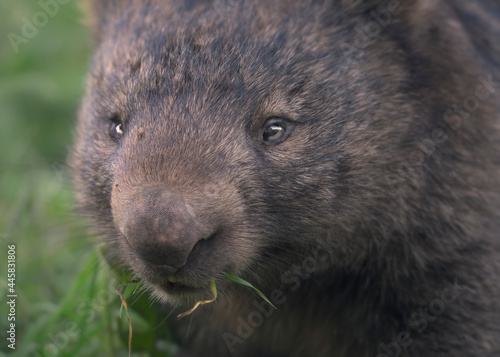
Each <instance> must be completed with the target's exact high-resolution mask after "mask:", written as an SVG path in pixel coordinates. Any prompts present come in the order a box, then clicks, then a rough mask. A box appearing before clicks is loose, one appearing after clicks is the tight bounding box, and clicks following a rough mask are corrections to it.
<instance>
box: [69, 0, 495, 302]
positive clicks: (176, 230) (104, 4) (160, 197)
mask: <svg viewBox="0 0 500 357" xmlns="http://www.w3.org/2000/svg"><path fill="white" fill-rule="evenodd" d="M351 3H353V2H350V1H345V2H344V1H330V2H328V1H301V2H291V1H284V0H283V1H269V2H265V1H261V2H259V1H255V2H251V1H245V2H239V1H234V2H231V1H215V2H211V1H200V2H197V1H185V0H178V1H174V0H172V1H165V0H161V1H160V0H158V1H155V0H151V1H146V2H144V1H134V0H129V1H121V2H116V1H111V0H108V1H99V2H98V1H95V2H90V3H89V5H90V8H91V10H90V12H91V14H92V15H91V22H92V28H93V31H94V34H95V38H96V45H95V57H94V61H93V64H92V67H91V70H90V75H89V79H88V90H87V95H86V98H85V100H84V102H83V105H82V109H81V113H80V117H79V122H78V128H77V141H76V145H75V151H74V154H73V156H72V158H71V163H72V166H73V167H74V172H75V182H76V188H77V192H78V198H79V201H80V203H81V205H82V207H83V209H84V211H85V212H86V213H87V214H90V215H91V216H92V218H93V221H94V222H95V224H96V226H97V227H98V228H99V229H101V231H102V232H103V234H104V235H105V237H106V240H107V241H108V242H109V244H110V245H111V247H112V249H111V250H113V251H114V252H116V254H117V255H118V256H119V257H121V258H122V260H123V261H124V262H125V263H126V264H127V265H128V266H130V267H131V268H132V269H133V270H134V272H135V273H136V274H137V275H139V277H141V278H142V279H144V280H145V281H146V282H147V283H149V284H148V285H149V286H150V287H151V289H152V290H153V291H154V293H155V294H156V295H157V296H159V297H161V298H162V299H164V300H167V301H169V302H171V303H180V302H183V301H188V300H193V299H197V298H200V297H201V296H204V297H206V294H207V292H208V291H209V281H210V280H212V279H215V280H217V281H218V288H219V289H221V288H222V289H224V281H221V276H222V275H221V273H222V272H229V273H232V274H234V275H240V276H244V277H245V278H246V279H248V280H252V281H254V282H255V283H256V284H257V285H258V284H259V281H260V280H262V281H265V282H266V283H269V281H270V280H275V281H277V282H279V279H280V274H279V273H280V269H281V268H282V265H290V264H293V263H294V262H297V261H299V262H300V261H301V260H303V259H304V257H307V256H309V255H311V254H312V253H311V252H313V251H315V249H317V248H318V247H319V248H323V249H327V250H328V252H330V253H331V256H330V259H327V260H326V261H325V260H324V259H322V262H321V264H320V265H318V269H317V272H318V273H319V272H325V271H327V270H329V271H331V272H332V271H335V267H338V268H339V269H340V268H342V269H351V268H353V267H357V266H360V265H361V264H362V265H363V266H365V267H367V266H373V267H375V266H376V267H378V268H380V267H387V269H388V270H391V274H402V273H403V272H404V271H407V269H404V270H403V269H393V268H394V267H397V266H398V264H400V263H401V264H403V263H404V264H410V263H411V262H416V263H415V264H417V263H418V264H417V265H418V266H419V267H422V266H425V265H426V264H428V263H430V262H432V261H433V260H434V259H437V258H436V257H438V256H441V254H443V252H446V251H447V250H451V251H453V249H455V247H456V246H460V245H462V244H465V243H464V242H466V236H467V234H466V233H464V232H462V231H463V229H462V228H463V227H462V223H464V222H459V221H456V222H454V223H450V222H452V221H453V220H454V218H453V217H451V216H450V214H449V207H450V205H454V204H456V205H459V206H461V205H463V202H461V201H462V198H463V197H462V196H461V195H460V194H453V195H448V194H449V193H450V192H452V191H453V190H458V191H459V192H461V190H462V189H464V188H465V187H468V182H470V180H467V181H468V182H462V181H460V179H459V178H458V176H457V175H459V171H457V170H458V169H455V168H454V160H455V159H454V158H455V156H454V155H455V153H457V152H460V150H461V147H462V146H461V145H462V141H464V142H465V139H464V140H462V139H460V136H459V135H457V136H456V137H455V138H454V140H448V141H443V142H441V143H440V145H441V148H440V150H439V151H438V150H436V149H435V146H436V145H437V144H433V145H434V146H433V148H428V147H424V149H425V150H422V151H421V154H422V155H423V159H422V160H421V161H418V162H417V163H416V164H415V163H414V162H413V161H412V162H411V165H407V166H404V169H403V170H401V169H400V167H401V163H402V162H403V163H406V162H409V160H411V154H412V153H413V152H415V150H417V148H419V147H420V146H419V145H420V143H421V142H422V140H424V139H426V138H427V137H429V135H431V134H430V133H431V132H432V130H433V129H435V128H436V127H437V126H436V124H433V123H436V121H439V120H441V118H440V117H441V116H442V114H443V113H444V111H445V110H446V108H447V106H451V105H452V103H453V102H454V100H455V98H457V97H458V98H464V97H465V96H466V89H467V87H468V86H469V85H470V83H471V82H472V83H473V81H474V80H476V79H475V78H476V77H475V73H469V72H467V71H465V70H464V69H462V68H461V67H460V66H458V65H455V62H454V61H453V60H452V59H453V58H454V57H456V56H461V57H462V58H464V60H465V61H467V60H468V59H467V56H468V55H467V51H468V50H469V48H468V47H467V46H469V45H467V44H465V45H460V46H459V45H456V44H455V42H457V43H458V42H460V41H455V36H456V34H457V32H458V33H460V31H461V28H460V27H459V26H458V27H457V26H456V22H455V20H454V19H453V18H452V17H450V19H447V17H446V16H447V15H448V13H447V11H448V10H447V8H442V9H440V10H438V9H437V7H438V5H435V6H433V5H432V2H429V1H414V5H413V6H414V7H413V8H412V10H411V11H410V10H408V9H406V10H401V9H400V11H399V12H397V11H393V12H391V11H392V10H391V11H389V10H387V3H386V2H384V1H371V2H369V1H365V2H363V1H362V2H355V3H356V4H355V5H352V4H351ZM373 11H375V14H382V12H381V11H386V13H384V14H386V17H385V19H386V21H387V22H388V23H387V25H385V26H382V25H381V24H380V25H379V27H380V31H379V33H378V34H377V35H376V36H374V37H371V35H367V34H366V33H364V34H361V33H358V30H356V29H357V28H362V29H363V28H365V27H364V26H365V24H367V23H368V22H369V21H376V20H374V19H375V18H374V17H373V13H372V15H370V13H371V12H373ZM387 14H388V15H387ZM443 14H444V18H443V17H442V16H441V15H443ZM380 16H382V15H380ZM380 16H379V17H380ZM374 23H375V24H377V23H378V22H374ZM360 26H361V27H360ZM431 29H434V30H432V31H431ZM433 31H434V32H433ZM435 33H439V34H440V35H441V37H439V36H436V35H435ZM450 34H454V35H453V36H451V35H450ZM448 35H450V36H448ZM363 36H364V37H363ZM365 37H366V38H365ZM444 45H445V46H446V48H447V53H444V54H443V53H442V52H439V53H438V54H435V51H434V50H435V49H436V48H443V46H444ZM461 46H462V47H467V48H466V49H465V50H463V48H461ZM470 46H471V45H470ZM441 51H442V50H441ZM471 58H472V57H471ZM470 62H473V60H472V59H471V60H470ZM442 66H447V67H446V68H450V67H451V68H453V70H454V71H456V73H460V74H461V75H462V77H461V78H460V80H457V79H456V78H455V77H447V76H443V74H442V69H441V68H442ZM443 89H444V90H443ZM488 110H490V107H489V106H487V105H483V106H482V107H481V108H479V110H478V113H483V112H487V111H488ZM445 125H446V123H444V122H443V123H441V122H439V128H442V132H443V133H442V134H440V135H447V133H449V132H450V129H449V127H446V126H445ZM462 129H463V132H464V133H467V137H468V138H472V140H474V138H475V137H479V136H480V135H481V134H480V131H481V130H482V129H481V128H480V127H478V126H475V127H472V126H471V125H469V124H468V123H463V127H462ZM482 145H483V144H478V147H477V148H472V149H470V150H469V151H468V152H463V153H460V155H462V156H463V155H465V156H467V155H471V156H473V155H474V154H475V153H476V152H480V151H481V150H482V151H484V147H483V146H482ZM427 149H429V150H431V149H432V152H431V153H429V152H428V150H427ZM476 149H477V151H476ZM426 150H427V151H426ZM457 155H458V154H457ZM443 156H447V157H448V158H449V159H448V161H446V162H442V157H443ZM405 160H406V161H405ZM419 160H420V159H419ZM447 168H449V169H452V168H453V170H455V171H454V172H455V173H456V175H455V176H454V178H453V179H450V180H449V181H450V182H451V183H450V187H448V186H447V185H448V184H447V183H444V184H440V185H433V184H432V183H433V182H436V181H437V182H440V183H441V182H445V181H446V180H445V179H444V178H443V177H444V176H445V174H446V171H449V170H448V169H447ZM433 170H434V171H433ZM467 170H468V169H467ZM480 172H484V170H483V169H482V168H481V169H480ZM446 182H448V181H446ZM433 195H434V196H433ZM447 195H448V196H447ZM442 197H446V199H445V200H443V201H440V198H442ZM470 199H472V200H474V197H472V198H470ZM433 200H435V201H433ZM427 209H428V210H427ZM430 219H431V220H430ZM465 220H466V221H467V220H469V217H468V216H466V217H465ZM470 221H472V218H471V219H470ZM431 222H434V223H435V222H438V223H435V224H434V223H431ZM467 223H470V222H467ZM480 224H481V222H480V220H479V221H477V222H474V223H473V226H479V225H480ZM464 225H465V223H464ZM447 229H451V230H453V231H454V232H456V233H457V234H456V235H454V236H453V238H451V239H446V240H444V239H442V238H443V236H444V235H446V230H447ZM467 229H469V230H470V229H472V228H471V226H470V225H469V226H468V228H467ZM402 237H404V238H405V239H406V243H404V244H402V243H401V238H402ZM332 241H334V242H335V249H334V250H333V251H332V249H329V247H328V245H329V244H330V245H331V244H333V243H332ZM430 247H432V249H429V248H430ZM374 251H383V252H386V253H383V254H376V255H374V254H371V253H373V252H374ZM388 252H392V253H390V254H389V253H388ZM429 252H430V253H429ZM387 262H389V263H387ZM368 270H369V269H368Z"/></svg>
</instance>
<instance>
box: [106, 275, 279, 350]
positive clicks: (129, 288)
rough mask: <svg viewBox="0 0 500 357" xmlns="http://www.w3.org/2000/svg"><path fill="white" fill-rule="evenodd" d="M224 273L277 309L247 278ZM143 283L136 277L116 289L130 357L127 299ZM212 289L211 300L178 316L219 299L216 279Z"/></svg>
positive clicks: (212, 281)
mask: <svg viewBox="0 0 500 357" xmlns="http://www.w3.org/2000/svg"><path fill="white" fill-rule="evenodd" d="M223 274H224V276H225V277H226V278H228V279H229V280H232V281H234V282H235V283H238V284H241V285H243V286H246V287H248V288H250V289H253V290H254V291H255V292H256V293H257V294H258V295H259V296H260V297H261V298H262V299H264V300H265V301H266V302H267V303H268V304H269V305H271V306H272V307H273V308H274V309H276V306H274V305H273V304H272V303H271V301H270V300H269V299H268V298H267V297H266V296H265V295H264V294H263V293H262V292H261V291H260V290H259V289H257V288H256V287H255V286H253V285H252V284H250V283H249V282H248V281H246V280H244V279H242V278H238V277H237V276H234V275H231V274H229V273H223ZM142 283H143V282H142V281H141V280H140V279H138V278H135V279H132V280H131V281H128V282H125V283H122V284H120V285H119V286H118V288H117V289H116V292H117V294H118V296H119V297H120V300H121V302H122V309H124V310H125V313H126V314H127V320H128V326H129V336H128V354H129V357H130V354H131V351H132V322H131V320H130V315H129V313H128V307H127V301H126V299H127V298H128V297H129V296H130V295H132V294H134V293H135V292H137V290H138V289H139V288H140V287H141V285H142ZM123 286H125V291H124V292H123V293H122V292H121V291H122V288H123ZM210 289H211V290H212V299H210V300H202V301H198V302H196V303H195V304H194V306H193V307H192V308H191V309H189V310H188V311H186V312H183V313H181V314H179V315H177V318H178V319H181V318H183V317H185V316H189V315H191V314H192V313H193V312H194V311H195V310H196V309H197V308H198V307H199V306H201V305H205V304H210V303H212V302H214V301H215V299H217V286H216V284H215V280H211V281H210ZM122 309H120V316H121V312H122Z"/></svg>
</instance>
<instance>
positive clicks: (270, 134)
mask: <svg viewBox="0 0 500 357" xmlns="http://www.w3.org/2000/svg"><path fill="white" fill-rule="evenodd" d="M289 133H290V130H289V126H288V125H287V123H286V122H285V121H284V120H282V119H279V118H272V119H269V120H268V121H267V122H266V124H265V125H264V130H263V132H262V141H263V142H264V143H265V144H268V145H276V144H280V143H282V142H283V141H285V140H286V138H287V137H288V134H289Z"/></svg>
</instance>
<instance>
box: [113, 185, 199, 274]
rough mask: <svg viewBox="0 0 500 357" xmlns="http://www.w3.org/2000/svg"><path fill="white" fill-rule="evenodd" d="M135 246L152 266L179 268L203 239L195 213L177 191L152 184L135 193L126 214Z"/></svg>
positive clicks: (127, 234) (128, 235) (126, 231)
mask: <svg viewBox="0 0 500 357" xmlns="http://www.w3.org/2000/svg"><path fill="white" fill-rule="evenodd" d="M123 233H124V235H125V237H126V238H127V240H128V242H129V243H130V245H131V246H132V249H133V250H134V251H135V252H136V253H137V254H138V255H139V256H140V257H141V258H142V259H144V260H145V261H146V262H148V263H150V264H153V265H162V266H170V267H174V268H180V267H182V266H183V265H184V264H185V263H186V260H187V258H188V256H189V254H190V253H191V251H192V249H193V247H194V245H195V244H196V243H197V242H198V241H199V240H200V239H201V237H200V235H199V232H198V229H197V228H196V221H195V217H194V213H193V212H192V210H190V208H189V207H188V206H187V205H186V203H185V202H184V201H183V200H182V199H181V198H180V197H179V196H178V195H177V194H175V193H173V192H171V191H169V190H167V189H165V188H163V187H149V188H146V189H143V190H142V191H140V192H139V193H138V194H136V195H135V196H134V197H133V199H132V200H131V202H130V203H129V205H128V207H127V208H126V211H125V215H124V225H123Z"/></svg>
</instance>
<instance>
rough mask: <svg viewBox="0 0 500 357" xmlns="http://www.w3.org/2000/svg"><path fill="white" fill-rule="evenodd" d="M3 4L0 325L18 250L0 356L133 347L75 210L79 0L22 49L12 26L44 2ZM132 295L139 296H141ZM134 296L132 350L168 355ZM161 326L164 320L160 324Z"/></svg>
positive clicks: (82, 34)
mask: <svg viewBox="0 0 500 357" xmlns="http://www.w3.org/2000/svg"><path fill="white" fill-rule="evenodd" d="M0 5H1V8H2V11H1V13H0V29H1V35H2V38H1V40H0V301H1V302H2V304H1V307H0V330H1V331H4V332H3V333H2V336H5V331H6V330H7V329H8V321H7V318H6V316H7V307H8V306H7V304H6V303H5V299H6V296H7V271H6V270H7V269H6V268H7V266H6V258H7V245H8V244H15V245H16V252H17V259H16V262H17V266H16V291H17V294H18V298H17V301H16V302H17V304H16V330H17V331H16V332H17V336H16V337H17V338H16V340H17V349H16V350H15V351H12V350H11V349H9V348H7V342H6V340H5V338H4V337H2V339H1V342H0V356H4V355H9V356H22V357H26V356H37V355H39V356H127V355H128V348H127V344H128V342H127V339H128V325H127V321H126V317H124V316H122V318H120V317H119V311H120V306H121V303H120V300H119V298H118V295H117V294H115V293H114V291H113V288H116V287H117V286H118V281H117V280H116V278H115V276H114V273H113V272H112V271H111V270H110V269H109V268H108V267H107V265H106V264H105V263H104V262H103V260H102V258H101V257H100V255H99V251H98V249H97V248H96V247H97V245H96V239H95V238H94V237H92V236H91V235H89V233H88V232H87V230H86V229H85V224H84V222H82V221H81V220H80V219H79V218H78V217H77V216H76V215H74V214H73V213H72V207H73V205H74V197H73V193H72V190H71V182H70V178H69V177H68V175H67V170H66V166H65V160H66V159H65V158H66V155H67V148H68V147H69V146H70V145H71V142H72V131H73V128H74V125H75V121H76V113H77V110H78V103H79V100H80V98H81V97H82V95H83V92H84V81H85V72H86V68H87V65H88V62H89V58H90V38H89V35H88V33H87V30H86V29H85V28H84V26H82V25H81V24H80V21H81V18H82V15H81V13H80V11H79V9H78V1H70V2H69V3H68V4H66V5H60V7H59V11H58V12H57V14H55V16H53V17H49V18H48V23H47V24H46V25H45V26H43V27H40V28H39V29H38V32H37V34H36V36H34V37H33V38H31V39H29V41H28V43H25V44H20V45H19V48H18V52H17V53H16V52H15V51H14V49H13V47H12V45H11V43H10V42H9V40H8V38H7V35H8V34H9V33H16V34H18V35H21V34H22V26H23V22H22V18H23V17H26V18H27V19H32V17H33V15H34V14H36V13H37V12H40V11H42V9H41V8H40V6H39V4H38V1H28V0H21V1H5V0H1V1H0ZM136 296H140V298H139V299H137V298H136ZM128 302H129V308H130V315H131V318H132V323H133V327H134V340H133V342H134V343H133V353H132V355H133V356H156V355H167V354H165V353H160V352H158V351H156V350H155V349H154V348H155V345H156V344H157V342H158V341H163V344H164V345H165V344H168V343H167V342H166V341H168V340H169V338H170V336H169V332H168V328H167V326H165V323H162V320H163V318H164V316H165V315H166V312H165V311H159V310H158V308H157V307H156V306H151V302H150V301H149V300H148V298H147V296H145V295H140V294H137V295H134V296H133V297H131V299H130V301H128ZM158 325H159V328H157V326H158Z"/></svg>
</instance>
